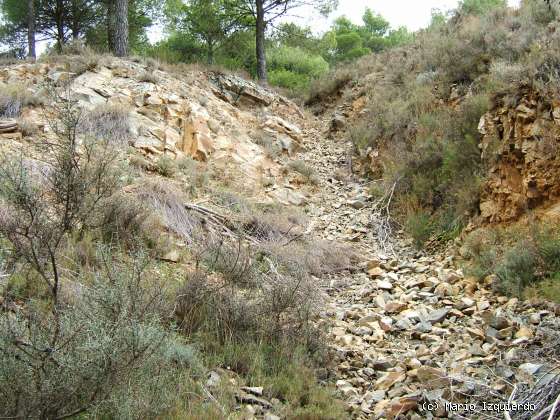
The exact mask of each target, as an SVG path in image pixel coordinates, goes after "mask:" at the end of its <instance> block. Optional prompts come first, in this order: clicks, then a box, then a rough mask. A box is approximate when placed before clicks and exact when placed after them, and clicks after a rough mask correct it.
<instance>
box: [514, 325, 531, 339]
mask: <svg viewBox="0 0 560 420" xmlns="http://www.w3.org/2000/svg"><path fill="white" fill-rule="evenodd" d="M533 335H534V334H533V331H532V330H531V329H529V328H527V327H521V328H519V330H518V331H517V332H516V333H515V338H533Z"/></svg>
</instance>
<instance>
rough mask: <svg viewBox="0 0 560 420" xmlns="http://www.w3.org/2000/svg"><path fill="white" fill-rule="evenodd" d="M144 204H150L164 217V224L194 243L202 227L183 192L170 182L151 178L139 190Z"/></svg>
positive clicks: (138, 192) (149, 205) (183, 238)
mask: <svg viewBox="0 0 560 420" xmlns="http://www.w3.org/2000/svg"><path fill="white" fill-rule="evenodd" d="M137 194H138V197H139V199H140V201H141V202H142V203H143V205H144V206H148V207H149V208H151V209H153V211H154V212H155V213H156V214H157V215H159V216H160V217H161V218H162V221H163V224H164V226H165V227H166V228H167V229H169V230H170V231H172V232H173V233H175V234H176V235H178V236H179V237H180V238H181V239H182V240H184V241H185V242H186V243H192V242H193V240H194V237H195V235H196V234H197V232H198V231H199V230H200V229H201V220H200V218H199V217H198V215H197V214H195V213H193V212H191V211H189V210H187V208H186V207H185V203H186V202H187V200H186V198H185V197H184V195H183V193H181V191H180V190H179V189H178V188H176V187H175V186H173V185H172V184H171V183H169V182H164V181H157V180H150V181H146V182H145V183H143V184H142V186H141V187H140V189H139V190H138V191H137Z"/></svg>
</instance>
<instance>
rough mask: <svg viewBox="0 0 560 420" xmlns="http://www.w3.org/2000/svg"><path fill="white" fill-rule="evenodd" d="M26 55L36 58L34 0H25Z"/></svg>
mask: <svg viewBox="0 0 560 420" xmlns="http://www.w3.org/2000/svg"><path fill="white" fill-rule="evenodd" d="M27 56H28V57H29V58H31V59H32V60H33V61H35V59H36V58H37V53H36V52H35V1H34V0H27Z"/></svg>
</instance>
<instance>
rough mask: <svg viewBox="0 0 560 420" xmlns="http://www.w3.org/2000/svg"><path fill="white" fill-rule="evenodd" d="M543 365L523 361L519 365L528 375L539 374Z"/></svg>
mask: <svg viewBox="0 0 560 420" xmlns="http://www.w3.org/2000/svg"><path fill="white" fill-rule="evenodd" d="M542 367H543V365H541V364H539V363H523V364H522V365H520V366H519V368H518V369H519V370H520V371H521V372H523V373H526V374H527V375H531V376H534V375H537V374H538V373H539V371H540V370H541V369H542Z"/></svg>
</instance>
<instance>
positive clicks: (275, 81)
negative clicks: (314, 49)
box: [267, 46, 329, 91]
mask: <svg viewBox="0 0 560 420" xmlns="http://www.w3.org/2000/svg"><path fill="white" fill-rule="evenodd" d="M267 66H268V68H269V82H270V83H271V84H272V85H274V86H279V87H282V88H287V89H291V90H293V91H301V90H303V89H306V88H307V87H308V86H309V83H310V81H311V80H313V79H316V78H318V77H320V76H322V75H323V74H325V73H326V72H328V70H329V65H328V63H327V62H326V61H325V60H324V59H323V58H322V57H321V56H319V55H312V54H310V53H308V52H305V51H303V50H301V49H299V48H296V47H287V46H283V47H280V48H276V49H273V50H271V51H270V53H269V55H268V57H267Z"/></svg>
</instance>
